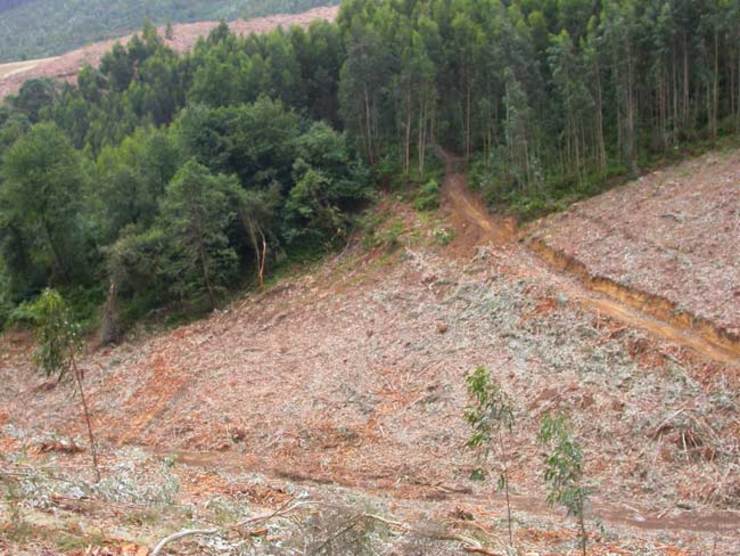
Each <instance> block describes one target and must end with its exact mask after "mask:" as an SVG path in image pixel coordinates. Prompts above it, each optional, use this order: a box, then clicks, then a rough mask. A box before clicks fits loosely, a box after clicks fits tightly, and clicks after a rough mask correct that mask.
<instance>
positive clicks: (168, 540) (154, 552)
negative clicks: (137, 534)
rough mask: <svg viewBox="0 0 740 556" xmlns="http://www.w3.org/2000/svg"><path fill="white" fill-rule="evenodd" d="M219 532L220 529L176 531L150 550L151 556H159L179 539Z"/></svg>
mask: <svg viewBox="0 0 740 556" xmlns="http://www.w3.org/2000/svg"><path fill="white" fill-rule="evenodd" d="M220 531H221V529H184V530H182V531H178V532H177V533H173V534H172V535H170V536H169V537H165V538H164V539H162V540H161V541H159V543H158V544H157V546H155V547H154V550H152V553H151V556H159V554H160V553H161V552H162V549H164V547H165V546H167V545H168V544H170V543H173V542H175V541H179V540H180V539H184V538H185V537H191V536H193V535H206V536H207V535H215V534H217V533H219V532H220Z"/></svg>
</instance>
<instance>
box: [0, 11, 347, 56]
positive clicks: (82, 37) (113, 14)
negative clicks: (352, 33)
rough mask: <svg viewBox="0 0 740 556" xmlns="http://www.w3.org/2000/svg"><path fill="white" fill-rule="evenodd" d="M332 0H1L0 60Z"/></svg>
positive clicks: (56, 53) (251, 16) (271, 12)
mask: <svg viewBox="0 0 740 556" xmlns="http://www.w3.org/2000/svg"><path fill="white" fill-rule="evenodd" d="M334 4H338V2H337V1H334V0H237V1H226V0H215V1H213V0H210V1H204V0H148V1H144V0H119V1H117V2H109V1H106V0H74V1H64V2H59V1H58V0H33V1H26V2H22V1H12V0H11V1H8V0H6V1H4V2H0V12H2V13H3V16H2V18H0V62H3V61H5V62H11V61H15V60H27V59H30V58H41V57H48V56H52V55H59V54H62V53H64V52H68V51H70V50H73V49H75V48H79V47H81V46H83V45H86V44H88V43H91V42H96V41H102V40H104V39H110V38H113V37H117V36H121V35H125V34H127V33H131V32H132V31H135V30H137V29H141V26H142V25H143V24H144V22H145V21H151V22H152V23H154V24H155V25H165V24H166V23H188V22H194V21H201V20H220V19H224V20H227V21H230V20H234V19H237V18H253V17H261V16H266V15H272V14H277V13H299V12H303V11H306V10H309V9H311V8H315V7H318V6H329V5H334Z"/></svg>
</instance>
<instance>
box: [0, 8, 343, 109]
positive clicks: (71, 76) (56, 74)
mask: <svg viewBox="0 0 740 556" xmlns="http://www.w3.org/2000/svg"><path fill="white" fill-rule="evenodd" d="M338 10H339V8H338V7H337V6H332V7H324V8H315V9H313V10H309V11H307V12H304V13H301V14H279V15H273V16H268V17H258V18H254V19H249V20H241V19H240V20H236V21H232V22H230V23H229V27H230V28H231V30H232V31H233V32H235V33H237V34H240V35H249V34H251V33H264V32H267V31H271V30H273V29H277V28H278V27H284V28H288V27H291V26H293V25H299V26H303V27H307V26H308V25H310V24H311V22H313V21H318V20H324V21H333V20H334V18H336V15H337V13H338ZM217 25H218V22H217V21H199V22H197V23H182V24H177V25H173V30H174V35H173V39H172V40H165V42H166V44H168V45H169V46H170V47H172V48H173V49H175V50H176V51H177V52H185V51H187V50H190V48H192V47H193V45H195V43H196V41H197V40H198V39H199V38H200V37H204V36H206V35H208V33H210V32H211V30H212V29H213V28H214V27H216V26H217ZM164 31H165V29H164V27H161V28H160V29H159V34H160V36H161V37H163V40H164ZM131 37H132V35H128V36H125V37H121V38H119V39H114V40H108V41H102V42H98V43H94V44H91V45H88V46H85V47H83V48H80V49H77V50H73V51H72V52H68V53H67V54H63V55H61V56H57V57H55V58H45V59H40V60H29V61H25V62H13V63H10V64H0V99H3V98H5V97H6V96H7V95H9V94H14V93H16V92H18V90H19V89H20V88H21V85H23V83H24V82H25V81H26V80H28V79H33V78H40V77H48V78H51V79H58V80H60V81H68V82H71V83H74V82H76V79H77V74H78V72H79V71H80V69H82V67H84V66H85V65H91V66H97V65H98V63H99V62H100V59H101V58H102V57H103V55H104V54H105V53H106V52H108V51H109V50H110V49H111V48H112V47H113V45H114V44H116V43H117V42H120V43H122V44H126V43H127V42H128V41H129V40H130V39H131Z"/></svg>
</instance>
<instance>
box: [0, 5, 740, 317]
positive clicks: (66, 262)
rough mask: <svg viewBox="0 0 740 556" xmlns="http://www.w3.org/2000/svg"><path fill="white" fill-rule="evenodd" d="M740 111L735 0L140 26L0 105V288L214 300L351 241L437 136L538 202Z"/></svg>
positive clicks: (498, 186)
mask: <svg viewBox="0 0 740 556" xmlns="http://www.w3.org/2000/svg"><path fill="white" fill-rule="evenodd" d="M738 129H740V1H739V0H698V1H694V0H692V1H689V0H648V1H635V0H513V1H504V0H476V1H472V0H373V1H361V0H345V1H344V2H343V4H342V7H341V11H340V15H339V18H338V20H337V22H336V23H326V22H317V23H314V24H313V25H311V26H310V27H309V28H308V29H301V28H293V29H289V30H276V31H274V32H271V33H267V34H263V35H251V36H248V37H237V36H235V35H234V34H232V33H231V32H230V31H229V29H228V26H227V25H226V24H222V25H220V26H218V27H217V28H216V29H214V30H213V31H212V32H211V33H210V35H209V36H208V37H207V38H204V39H201V40H200V41H199V42H198V43H197V44H196V46H195V47H194V49H193V50H192V51H191V52H189V53H187V54H182V55H180V54H177V53H175V52H174V51H172V50H171V49H170V48H168V47H167V46H166V44H165V42H164V41H163V40H162V38H161V37H159V36H158V35H157V32H156V30H155V28H154V27H153V26H152V25H149V24H148V25H146V26H145V28H144V29H143V31H142V33H141V34H140V35H139V36H137V37H135V38H134V39H133V40H131V41H130V42H129V43H128V44H127V45H125V46H123V45H116V46H115V47H113V49H112V50H111V51H110V52H108V53H107V54H106V55H105V56H104V58H103V59H102V61H101V63H100V65H99V67H96V68H93V67H86V68H84V69H83V70H82V71H81V72H80V74H79V78H78V82H77V84H76V85H69V84H66V85H60V84H56V83H53V82H50V81H46V80H32V81H28V82H26V83H25V84H24V86H23V87H22V89H21V90H20V92H19V93H18V94H17V95H16V96H14V97H10V98H8V99H7V101H6V102H5V104H4V105H3V106H2V107H0V157H1V158H2V166H1V171H0V180H1V181H0V304H2V305H3V306H4V307H5V309H4V313H5V314H7V313H8V312H9V311H11V310H12V308H13V307H15V306H17V305H18V304H22V303H23V301H25V300H28V299H31V298H33V297H34V296H35V295H37V294H38V292H40V291H41V290H42V289H43V288H45V287H47V286H53V287H58V288H62V289H65V288H66V289H68V290H70V291H73V292H75V291H82V292H88V293H89V292H94V295H92V297H93V298H95V299H96V302H97V303H100V302H102V299H103V298H105V297H106V295H107V297H108V301H107V302H106V304H105V306H106V310H109V311H111V312H115V311H123V312H124V313H126V314H128V315H129V317H130V318H131V319H133V318H136V317H137V316H140V315H142V314H145V313H146V312H147V311H150V310H152V309H153V308H156V307H162V306H173V305H174V306H179V307H181V308H184V309H186V310H190V309H196V308H204V307H205V308H208V307H213V306H214V305H216V304H217V302H218V300H219V299H220V298H221V297H222V295H223V294H224V293H225V292H227V291H229V290H231V289H233V288H236V287H240V286H243V285H244V284H245V283H246V282H247V277H249V279H251V280H253V281H254V282H255V283H260V282H261V281H263V280H264V277H265V272H266V269H267V270H268V271H269V267H270V265H271V264H273V263H274V262H276V261H279V260H280V259H282V258H285V257H290V256H293V255H295V254H296V253H305V252H315V251H316V250H320V249H323V248H326V247H328V246H331V245H333V244H336V243H337V242H341V241H342V239H343V238H344V237H346V235H347V234H348V232H349V230H350V228H351V224H352V215H353V213H354V212H355V211H356V210H357V209H358V208H359V207H362V206H363V205H364V204H365V203H367V202H368V200H369V199H371V197H372V187H371V184H372V183H383V182H387V181H389V179H390V178H399V179H401V180H407V181H411V182H415V183H424V180H425V176H426V175H427V174H428V172H429V171H430V165H433V164H434V154H433V153H434V150H435V149H434V147H435V146H438V145H441V146H442V147H444V148H446V149H448V150H452V151H456V152H458V153H460V154H461V155H463V156H464V157H465V158H466V159H467V160H468V162H469V163H470V166H471V168H472V174H473V178H474V180H473V181H474V183H475V184H476V185H477V186H478V187H480V188H481V189H482V190H483V192H484V193H485V194H486V196H487V197H488V198H489V199H490V200H492V201H493V202H497V203H501V204H508V205H512V204H513V205H516V204H517V203H520V204H524V205H526V206H525V210H529V211H536V210H537V209H538V207H539V208H541V207H544V206H546V205H547V204H548V203H550V202H552V201H553V200H554V199H559V198H560V197H562V196H563V195H565V194H569V193H572V192H588V191H590V190H591V188H593V187H594V186H595V185H598V184H601V183H603V182H604V181H605V180H606V179H607V178H608V177H609V176H612V175H614V174H628V173H637V172H638V171H639V169H640V166H641V165H643V164H645V163H646V162H647V161H649V160H650V159H651V158H652V157H656V156H664V155H665V154H666V153H671V152H673V151H674V150H676V149H678V148H680V147H682V146H684V145H687V144H691V143H693V142H696V141H701V140H714V139H716V138H717V137H719V136H720V135H723V134H729V133H736V132H737V131H738ZM519 208H520V209H521V206H520V207H519ZM82 297H83V298H84V297H85V296H84V295H82ZM1 312H2V311H0V313H1ZM124 320H125V319H124Z"/></svg>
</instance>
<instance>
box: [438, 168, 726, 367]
mask: <svg viewBox="0 0 740 556" xmlns="http://www.w3.org/2000/svg"><path fill="white" fill-rule="evenodd" d="M445 160H446V170H447V173H446V176H445V182H444V187H443V191H444V193H443V194H444V197H445V199H446V201H447V204H448V206H449V209H450V211H451V213H452V218H453V220H457V221H458V223H459V222H460V221H462V222H465V223H466V224H467V225H469V226H472V227H473V228H475V229H477V230H478V231H479V232H480V234H479V236H478V237H477V238H476V241H481V242H484V243H485V242H490V243H493V244H495V245H498V246H502V245H503V246H506V248H507V249H509V250H511V256H512V260H520V261H522V262H523V263H524V264H525V265H526V266H527V267H529V268H527V272H532V271H534V270H535V269H537V270H539V271H540V272H544V273H548V272H549V273H551V274H553V276H552V282H553V283H554V284H557V286H558V288H560V289H561V290H562V291H563V292H564V293H566V294H567V295H568V296H570V297H572V298H574V299H577V300H578V301H579V302H580V303H581V304H582V305H583V306H584V307H587V308H589V309H590V310H593V311H595V312H598V313H600V314H604V315H608V316H609V317H612V318H614V319H616V320H618V321H620V322H623V323H624V324H626V325H628V326H630V327H636V328H639V329H642V330H646V331H648V332H650V333H651V334H654V335H655V336H657V337H659V338H662V339H665V340H668V341H670V342H674V343H677V344H680V345H682V346H685V347H688V348H690V349H692V350H694V351H696V352H697V353H699V354H701V355H703V356H705V357H708V358H710V359H712V360H714V361H718V362H720V363H723V364H729V365H733V366H740V344H738V343H736V342H726V341H721V340H719V339H716V338H714V337H711V336H709V335H707V334H703V333H702V332H701V331H697V330H696V329H694V328H693V327H692V326H691V325H690V324H686V325H683V326H682V325H681V324H680V323H677V322H675V321H674V322H666V321H662V320H659V319H656V318H654V317H653V316H651V315H650V314H649V313H646V312H643V310H644V309H645V307H646V303H650V300H647V301H645V300H644V299H640V298H639V297H638V296H628V295H625V294H624V293H623V292H622V291H621V290H620V289H619V288H618V287H617V285H614V286H613V287H612V288H609V287H605V286H603V285H601V284H599V285H598V286H597V287H598V290H600V291H598V290H595V289H590V288H588V287H584V286H588V285H590V280H589V279H588V277H587V276H578V275H572V274H569V273H567V272H561V273H558V274H557V275H556V274H555V273H553V272H552V270H555V269H556V268H557V266H558V265H557V261H553V260H552V259H551V258H550V262H551V263H552V264H543V263H547V262H548V258H549V257H548V255H547V253H543V252H542V251H541V250H539V252H537V251H538V250H537V249H528V248H527V247H526V246H525V245H523V241H521V238H520V237H519V236H518V234H517V232H516V229H515V224H514V223H513V222H512V220H511V219H504V218H501V217H497V216H495V215H492V214H490V213H489V211H488V210H487V209H486V207H485V205H484V203H483V202H482V200H481V199H480V198H478V197H477V196H476V195H475V194H474V193H472V192H471V191H470V189H469V188H468V187H467V182H466V177H465V174H464V173H462V172H461V171H460V170H459V168H460V166H461V161H460V159H458V158H456V157H454V156H451V155H447V154H445ZM466 233H468V234H469V233H470V231H469V230H468V231H467V232H466ZM532 251H534V252H535V254H537V257H532ZM584 282H586V283H585V284H584Z"/></svg>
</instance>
